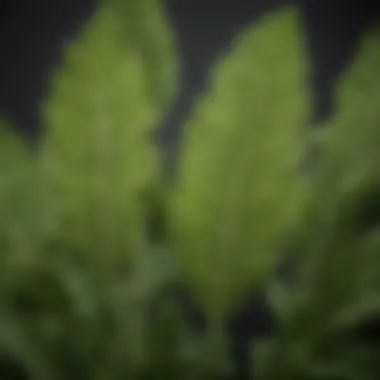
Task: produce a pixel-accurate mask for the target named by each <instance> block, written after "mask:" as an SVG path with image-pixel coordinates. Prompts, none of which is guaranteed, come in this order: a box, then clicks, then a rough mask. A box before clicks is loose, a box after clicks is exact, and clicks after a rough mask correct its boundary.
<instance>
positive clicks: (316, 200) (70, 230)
mask: <svg viewBox="0 0 380 380" xmlns="http://www.w3.org/2000/svg"><path fill="white" fill-rule="evenodd" d="M302 36H303V32H302V28H300V25H299V20H298V14H297V12H296V10H295V9H293V8H283V9H281V10H279V11H276V12H273V13H272V14H270V15H269V16H266V17H265V18H263V19H262V20H261V22H260V23H259V24H258V25H256V26H255V27H254V28H253V27H252V28H251V27H250V28H248V29H247V30H246V31H245V32H244V33H243V34H242V35H241V36H239V37H238V38H237V39H236V41H235V42H234V44H233V46H232V48H231V51H230V52H229V53H228V54H226V56H225V57H223V58H222V59H221V60H220V62H219V63H218V64H217V65H216V67H215V69H214V70H213V71H212V73H211V75H210V83H209V87H208V89H207V90H206V91H205V92H204V94H202V95H201V96H200V99H199V101H198V102H197V103H196V105H195V108H194V112H193V115H192V116H191V118H190V119H189V121H188V123H187V124H186V125H185V131H184V136H183V145H182V150H181V152H180V159H179V161H180V162H179V173H178V176H177V178H176V182H175V184H174V185H172V184H169V183H167V181H166V179H165V178H163V176H162V174H161V167H160V155H159V154H158V153H159V152H158V149H157V147H156V146H155V144H154V141H153V132H154V129H155V128H156V126H157V125H158V124H159V122H160V121H161V118H162V117H163V116H164V113H165V111H166V109H167V107H169V106H170V104H171V100H172V98H173V96H175V93H176V86H177V84H178V83H177V82H178V77H177V74H178V68H177V66H178V62H177V57H176V52H175V41H174V38H173V34H172V33H171V30H170V24H169V23H168V22H167V20H166V16H165V12H164V8H163V6H162V3H161V2H160V1H158V0H130V1H121V0H103V1H102V2H101V4H100V5H99V7H98V8H97V10H96V11H95V12H94V14H93V16H92V18H91V19H90V20H89V21H88V22H87V23H86V25H85V26H84V28H83V30H82V31H81V33H80V34H79V36H78V38H77V39H76V41H74V42H72V43H70V44H69V45H68V46H67V47H66V49H65V51H64V60H63V63H62V65H61V67H60V68H59V69H58V70H56V72H55V73H54V74H53V75H52V86H51V91H50V93H49V95H48V98H47V99H46V101H45V103H44V106H43V116H44V123H45V133H44V136H43V138H42V142H41V150H40V151H39V152H38V154H37V156H35V155H32V154H31V152H29V151H28V149H27V146H26V144H25V143H24V142H23V141H22V140H21V139H20V138H18V136H17V135H16V134H15V133H12V132H11V131H10V129H9V126H8V125H7V123H6V122H5V121H1V123H0V170H1V177H0V218H1V228H0V250H1V252H0V259H1V273H0V285H1V286H0V305H1V307H0V377H2V378H7V379H10V378H22V379H34V380H44V379H46V380H65V379H69V378H77V379H83V380H86V379H89V380H90V379H91V380H92V379H96V380H103V379H104V380H105V379H115V380H116V379H125V378H126V377H128V378H135V379H159V378H169V379H188V380H190V379H199V378H201V379H205V378H207V379H208V378H216V377H217V376H220V375H221V373H224V376H227V375H228V376H230V377H231V378H235V376H236V373H235V372H234V369H233V368H231V366H230V364H231V363H230V362H229V358H228V357H227V350H226V344H227V339H226V331H225V330H226V327H225V325H226V322H227V319H228V318H229V316H230V315H231V314H232V313H233V312H234V311H236V310H237V309H239V308H241V306H242V305H243V304H244V303H245V301H246V297H247V294H248V292H249V291H250V290H251V289H252V288H256V289H258V288H259V287H261V286H262V285H263V284H264V283H266V284H267V290H268V296H269V299H270V301H271V303H272V307H273V310H274V311H275V314H276V317H277V322H278V325H277V329H276V331H275V334H273V336H272V338H271V339H269V340H268V341H264V342H260V344H256V343H257V342H255V345H254V352H255V369H256V370H255V378H256V379H262V380H265V379H268V380H276V379H281V380H287V379H289V380H296V379H300V380H301V379H302V380H305V379H310V380H311V379H314V380H323V379H326V380H327V379H330V380H331V379H332V378H334V379H342V380H353V379H376V378H379V376H380V373H379V371H378V368H377V367H378V366H377V363H376V361H377V358H378V355H379V353H380V352H379V347H378V344H377V345H370V344H368V342H367V341H366V340H365V339H364V337H363V334H360V333H358V331H360V329H363V326H365V325H366V324H368V322H369V321H370V320H371V318H375V319H376V318H377V319H378V318H379V310H380V309H379V308H380V297H379V284H380V281H379V280H380V278H379V271H378V265H377V264H378V260H379V259H378V252H379V248H380V239H379V236H380V235H379V230H378V227H379V226H378V220H373V221H372V224H370V225H368V223H367V224H365V222H368V220H367V219H368V216H367V214H366V213H365V212H362V211H363V210H364V211H366V210H368V209H369V210H370V212H371V213H372V215H374V214H375V213H376V207H377V206H378V205H379V202H378V196H379V193H378V191H379V186H380V183H379V178H380V177H379V173H378V167H379V165H378V164H379V156H378V153H377V146H378V137H379V136H380V135H379V133H378V131H377V126H378V116H379V115H378V114H379V112H380V111H379V110H380V107H379V104H378V103H379V99H380V82H379V78H380V76H378V75H377V74H378V70H379V67H380V50H379V43H380V36H379V35H378V30H376V29H373V30H372V31H371V32H370V33H369V34H368V35H367V36H366V37H365V38H364V39H363V45H362V48H361V50H360V54H359V55H358V57H357V58H356V61H355V63H354V65H353V66H352V67H351V69H350V70H348V71H347V72H346V73H345V75H344V78H343V80H342V82H341V83H339V86H338V91H337V103H338V107H337V110H336V113H335V115H334V116H333V117H332V118H331V120H330V121H329V122H328V128H327V129H326V130H325V131H324V132H323V133H322V134H320V135H318V136H315V135H314V134H310V133H308V132H307V131H306V130H304V128H305V127H306V126H307V125H308V124H309V117H310V115H309V112H310V104H309V103H310V99H309V90H308V86H307V85H306V82H305V79H306V75H307V68H308V64H307V60H306V54H305V51H304V41H303V37H302ZM319 137H322V138H319ZM318 139H319V140H318ZM310 140H311V141H312V142H314V143H319V144H320V145H322V148H323V152H322V153H323V154H322V156H321V158H320V160H319V161H318V163H317V165H316V170H315V173H313V177H312V178H310V179H308V180H307V181H305V179H304V178H302V176H301V174H300V171H301V170H300V169H301V163H302V162H301V161H302V158H303V154H304V153H305V151H306V150H307V148H308V145H309V142H310ZM378 211H380V207H379V209H378ZM160 224H161V226H160ZM158 227H160V228H158ZM289 245H292V246H293V247H295V249H296V250H297V252H296V254H295V255H294V258H295V263H294V266H295V269H296V272H297V278H296V281H295V284H290V283H285V282H284V281H280V280H278V279H276V278H275V277H276V276H274V268H275V266H276V263H277V262H278V261H279V260H281V259H282V255H281V251H282V250H283V249H284V248H287V247H288V246H289ZM179 281H182V282H185V283H186V284H187V285H189V287H190V289H191V292H192V294H193V295H194V298H195V300H196V301H197V302H198V305H200V306H201V308H202V309H203V311H204V312H205V314H206V316H207V317H208V322H209V323H208V326H207V331H206V333H205V334H204V335H203V336H201V337H198V336H195V335H194V334H193V333H192V331H191V330H190V329H189V326H188V325H187V323H186V320H185V318H184V316H183V315H182V312H181V309H180V307H179V303H178V300H177V299H176V298H175V297H173V295H172V294H171V292H170V291H169V290H170V288H171V285H173V284H175V283H177V282H179Z"/></svg>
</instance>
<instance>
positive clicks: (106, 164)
mask: <svg viewBox="0 0 380 380" xmlns="http://www.w3.org/2000/svg"><path fill="white" fill-rule="evenodd" d="M129 3H131V6H132V3H133V4H136V7H137V3H139V4H140V3H141V4H140V6H141V7H142V3H144V1H141V0H137V1H131V2H129ZM137 8H139V7H137ZM133 9H134V8H133ZM145 11H147V12H148V11H149V12H152V9H151V8H150V7H147V8H146V9H145V6H144V7H142V8H141V9H140V8H139V10H138V11H137V10H136V13H133V12H132V13H131V14H129V15H128V17H127V16H126V15H125V14H124V13H122V12H118V9H117V7H115V6H113V5H112V4H111V5H105V6H103V7H99V8H98V9H97V11H96V12H95V14H94V15H93V17H92V18H91V19H90V21H89V22H88V23H87V24H86V25H85V26H84V28H83V30H82V31H81V33H80V35H79V37H78V39H77V41H76V42H74V43H72V44H70V45H69V46H68V47H67V49H66V51H65V60H64V64H63V66H62V68H61V69H60V70H58V71H57V72H56V73H55V75H54V77H53V81H52V89H51V93H50V95H49V98H48V99H47V102H46V104H45V108H44V110H45V124H46V136H45V138H44V141H43V152H42V164H43V166H44V169H45V175H46V177H47V178H48V182H49V190H50V191H51V193H52V196H53V199H54V200H55V203H56V205H57V207H58V210H57V212H58V213H59V215H60V232H61V236H62V240H63V241H64V242H65V244H66V245H67V247H68V249H70V250H71V251H73V252H75V253H76V254H77V256H78V257H79V260H82V261H84V263H85V265H87V266H88V268H92V270H93V271H94V273H97V275H99V276H100V277H102V276H103V277H104V276H105V277H108V276H109V275H112V273H113V274H115V273H116V272H118V273H121V272H122V271H123V270H124V269H128V268H129V267H130V265H132V263H134V261H135V260H137V261H138V260H139V258H138V257H139V253H140V251H141V249H142V247H143V245H144V244H145V243H144V239H145V236H144V233H145V232H144V225H143V224H144V223H145V205H144V204H143V202H142V195H143V194H144V193H145V192H146V191H147V189H148V188H149V187H150V186H151V185H152V183H153V181H155V179H156V177H157V176H158V170H157V155H156V151H155V149H154V147H153V144H152V141H151V138H152V130H153V127H154V126H155V124H156V123H157V122H158V121H159V119H158V117H159V115H160V113H161V112H162V109H161V107H162V104H160V105H158V104H157V102H156V101H153V100H152V98H151V91H152V89H151V88H152V86H153V87H154V88H155V91H158V92H161V91H166V90H165V89H163V88H161V87H160V86H161V85H162V86H164V84H163V83H159V84H157V83H153V81H154V80H153V79H152V78H151V70H157V72H169V71H170V72H172V69H171V64H169V63H168V60H169V59H165V60H160V59H157V60H156V61H155V62H154V64H155V65H156V66H154V67H148V64H147V61H146V60H147V56H146V54H147V53H149V49H150V47H149V46H150V45H151V44H155V41H154V40H153V41H150V40H149V39H150V38H153V37H152V35H154V34H155V32H157V35H158V36H159V35H161V34H162V31H161V29H160V28H161V27H160V25H161V24H160V23H161V21H160V22H159V21H157V22H156V23H154V24H153V25H151V27H150V28H151V29H150V31H149V33H148V34H146V35H145V34H144V35H141V38H140V39H137V40H135V34H134V33H132V32H130V33H129V34H128V33H127V30H126V29H125V25H124V24H125V23H127V24H128V20H129V21H131V20H134V18H136V22H138V25H139V26H141V25H140V23H141V22H142V21H141V20H142V19H143V18H144V15H145V13H144V12H145ZM153 16H155V17H156V18H157V20H159V19H160V18H159V15H157V14H156V13H154V12H153V15H152V17H153ZM149 19H150V18H149ZM144 22H145V21H144ZM157 23H158V24H160V25H157ZM162 38H163V37H162ZM149 64H150V63H149ZM172 74H173V75H174V73H172ZM167 75H169V74H167ZM157 96H158V95H157ZM136 265H138V264H136Z"/></svg>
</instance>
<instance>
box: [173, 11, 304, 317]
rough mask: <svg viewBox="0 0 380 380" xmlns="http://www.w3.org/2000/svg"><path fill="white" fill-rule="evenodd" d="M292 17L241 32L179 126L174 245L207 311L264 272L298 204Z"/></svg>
mask: <svg viewBox="0 0 380 380" xmlns="http://www.w3.org/2000/svg"><path fill="white" fill-rule="evenodd" d="M300 36H301V33H300V30H299V25H298V15H297V13H296V11H295V10H294V9H292V8H291V9H288V8H286V9H283V10H280V11H278V12H275V13H273V14H271V15H270V16H268V17H267V18H264V19H263V20H262V21H261V23H260V24H259V25H255V26H254V27H252V28H250V29H249V30H247V31H245V32H244V33H243V35H242V36H241V37H240V38H238V39H237V41H236V42H235V44H234V46H233V48H232V51H231V52H230V53H229V54H228V55H227V57H225V58H223V59H222V60H221V61H220V62H219V63H218V64H217V66H216V68H215V69H214V71H213V73H212V76H211V79H212V80H211V83H210V86H209V87H210V89H209V91H208V92H207V93H206V94H204V95H202V96H201V98H200V100H199V102H198V103H197V105H196V107H195V110H194V113H193V116H192V117H191V119H190V121H189V122H188V124H187V125H186V126H185V135H184V146H183V149H182V152H181V157H180V165H179V172H178V184H177V188H176V189H175V191H174V199H173V203H172V205H171V211H170V213H171V217H170V225H171V230H172V235H173V241H174V245H175V247H176V250H177V253H178V255H179V258H180V261H181V263H182V266H183V268H184V269H185V271H186V274H187V278H188V280H189V281H190V283H191V284H192V285H193V289H194V291H195V293H196V294H197V297H198V299H199V300H200V301H201V303H202V305H203V307H204V308H205V309H206V310H208V311H213V312H217V313H225V312H229V311H230V310H231V308H234V307H236V306H237V304H238V303H239V302H240V299H241V297H242V296H243V295H244V293H245V292H246V291H247V290H248V289H249V288H250V287H252V286H254V285H257V284H258V283H260V282H261V281H262V280H263V279H264V278H265V277H266V276H267V275H268V271H271V270H272V268H273V266H274V263H275V261H276V258H277V253H278V249H279V247H280V246H281V244H282V240H283V239H284V236H285V234H286V232H287V231H289V229H290V228H291V227H292V223H293V222H294V221H295V219H296V214H297V213H298V209H299V204H300V203H301V202H302V196H300V194H301V188H302V186H301V181H300V179H299V168H300V156H301V151H302V148H303V137H302V133H301V130H302V127H303V126H304V125H305V124H306V123H307V117H308V111H309V97H308V93H307V91H306V86H305V84H304V83H303V80H304V74H305V62H304V59H303V58H304V55H303V54H302V51H303V42H302V38H301V37H300Z"/></svg>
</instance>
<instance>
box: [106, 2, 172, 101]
mask: <svg viewBox="0 0 380 380" xmlns="http://www.w3.org/2000/svg"><path fill="white" fill-rule="evenodd" d="M102 2H103V3H104V4H105V5H106V6H107V5H110V6H111V7H113V8H114V9H115V11H117V12H118V13H119V14H120V17H122V19H123V28H124V31H125V32H124V38H125V42H126V43H127V44H132V45H133V46H135V47H136V48H137V49H138V50H139V51H140V53H141V55H142V56H143V61H144V67H145V73H146V76H147V78H148V82H149V96H150V97H151V99H152V101H153V102H154V103H156V104H157V106H159V107H160V108H163V107H167V105H168V104H170V102H171V101H172V100H173V97H174V95H176V94H177V91H178V82H177V77H178V73H179V65H178V60H177V55H176V47H177V46H176V39H175V37H174V34H173V33H172V30H171V29H172V28H171V22H170V20H169V17H167V14H166V9H165V6H164V2H163V1H162V0H133V1H124V0H102Z"/></svg>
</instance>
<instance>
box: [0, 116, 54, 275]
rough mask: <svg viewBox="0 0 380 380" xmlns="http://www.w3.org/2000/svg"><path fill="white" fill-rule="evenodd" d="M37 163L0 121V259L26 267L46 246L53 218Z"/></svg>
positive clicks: (2, 263)
mask: <svg viewBox="0 0 380 380" xmlns="http://www.w3.org/2000/svg"><path fill="white" fill-rule="evenodd" d="M41 179H42V178H41V172H40V169H39V167H38V164H37V160H36V159H35V157H33V155H32V154H31V152H30V151H29V148H28V146H27V144H26V143H25V141H23V139H22V138H21V136H19V135H18V134H17V133H16V132H15V131H12V130H11V128H10V126H9V125H8V123H7V122H6V121H5V120H1V121H0V223H1V231H0V260H1V265H2V268H4V269H5V268H8V267H7V265H28V262H29V260H30V259H32V258H33V259H34V254H36V253H37V252H39V250H40V249H41V248H42V247H43V244H44V243H46V240H47V237H48V234H49V233H50V232H51V231H52V230H53V228H54V225H53V219H52V217H51V215H50V210H49V206H48V204H47V203H46V202H45V200H44V194H43V192H42V188H41Z"/></svg>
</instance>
